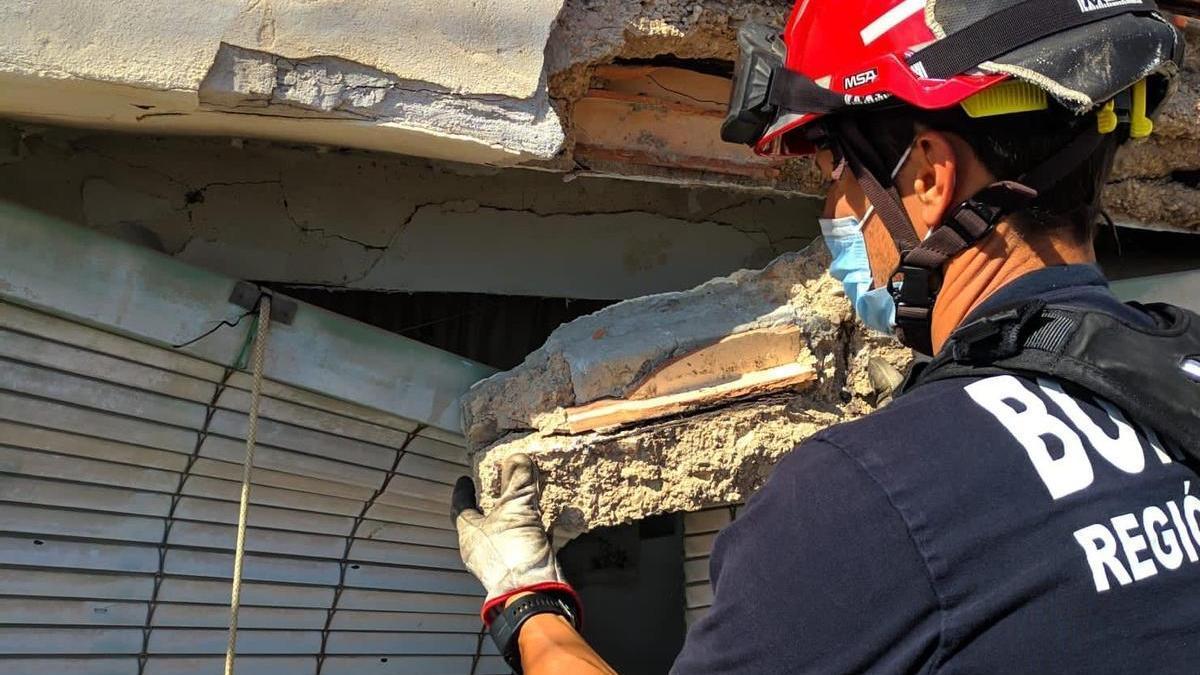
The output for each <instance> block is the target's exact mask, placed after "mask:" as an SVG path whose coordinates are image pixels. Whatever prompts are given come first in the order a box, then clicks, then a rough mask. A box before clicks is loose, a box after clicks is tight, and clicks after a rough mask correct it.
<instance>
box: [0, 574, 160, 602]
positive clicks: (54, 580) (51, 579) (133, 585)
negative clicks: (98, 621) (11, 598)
mask: <svg viewBox="0 0 1200 675" xmlns="http://www.w3.org/2000/svg"><path fill="white" fill-rule="evenodd" d="M153 590H154V579H153V577H149V576H143V575H130V574H89V573H87V572H73V571H72V572H63V571H57V570H41V569H25V568H0V595H21V596H42V597H56V598H73V599H97V600H149V599H150V595H151V593H152V592H153Z"/></svg>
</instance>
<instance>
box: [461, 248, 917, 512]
mask: <svg viewBox="0 0 1200 675" xmlns="http://www.w3.org/2000/svg"><path fill="white" fill-rule="evenodd" d="M827 263H828V253H827V252H826V250H825V248H824V246H823V244H820V243H815V244H813V245H812V246H811V247H809V248H808V249H807V250H806V251H804V252H801V253H792V254H787V255H784V256H782V257H780V258H779V259H777V260H776V261H774V262H772V263H771V264H770V265H768V266H767V267H766V268H764V269H762V270H759V271H741V272H737V273H735V274H734V275H732V276H729V277H725V278H721V279H715V280H712V281H709V282H707V283H705V284H702V285H701V286H698V287H697V288H695V289H692V290H689V291H684V292H678V293H669V294H662V295H657V296H650V297H646V298H638V299H635V300H630V301H626V302H624V303H620V304H617V305H614V306H612V307H609V308H606V309H604V310H601V311H600V312H597V313H596V314H593V315H590V316H586V317H583V318H581V319H578V320H576V321H574V322H572V323H569V324H566V325H564V326H562V327H560V328H559V329H558V330H557V331H555V333H554V334H553V335H551V337H550V338H549V340H547V342H546V344H545V346H543V347H542V348H541V349H539V350H537V351H535V352H534V353H533V354H531V355H530V356H529V357H528V358H527V359H526V361H525V362H524V363H523V364H522V365H521V366H519V367H517V368H515V369H513V370H511V371H508V372H506V373H501V374H498V375H496V376H493V377H492V378H489V379H487V380H484V381H483V382H481V383H479V384H477V385H476V386H475V387H473V388H472V389H471V391H470V392H469V393H468V394H467V395H466V396H465V397H464V399H463V418H464V424H463V427H464V430H465V433H466V435H467V439H468V446H469V448H470V449H471V450H472V452H473V457H474V459H475V463H476V469H477V475H478V479H479V481H480V485H481V492H482V493H483V495H484V496H485V501H486V499H488V498H491V497H494V495H495V494H496V493H497V491H498V489H499V475H498V465H499V462H501V461H502V460H503V458H504V457H506V456H508V455H510V454H512V453H515V452H525V453H529V454H530V455H532V456H533V457H534V458H535V460H536V461H537V463H538V466H539V467H540V468H541V469H542V472H543V474H544V476H545V480H544V484H545V492H544V494H543V498H542V506H543V509H544V516H545V520H546V523H547V525H548V526H550V527H553V528H555V529H557V530H558V531H560V532H564V533H578V532H581V531H586V530H590V529H592V528H595V527H600V526H607V525H617V524H621V523H627V522H631V521H634V520H637V519H640V518H644V517H646V516H649V515H652V514H656V513H664V512H673V511H695V510H697V509H701V508H705V507H709V506H714V505H718V504H725V503H729V502H734V501H739V500H742V499H745V498H746V497H747V496H748V495H749V494H750V493H751V492H752V491H753V490H754V489H755V488H757V487H758V486H759V485H761V483H762V481H763V480H765V478H766V477H767V474H768V473H769V471H770V469H771V467H772V466H773V465H774V463H775V462H776V461H777V460H778V459H779V458H780V457H782V456H783V455H784V454H786V453H787V452H788V451H790V450H791V449H792V448H793V447H794V446H795V445H796V444H797V443H798V442H800V441H802V440H803V439H805V438H807V437H808V436H810V435H812V434H813V433H815V432H816V431H818V430H820V429H822V428H824V427H826V426H828V425H830V424H834V423H836V422H839V421H843V420H846V419H851V418H854V417H856V416H859V415H862V414H865V413H867V412H869V411H870V410H872V409H873V408H874V406H875V405H876V404H877V403H878V402H879V400H880V398H881V397H884V396H886V395H887V394H889V393H890V391H886V390H885V387H884V385H883V384H882V382H881V378H879V377H878V376H875V377H874V378H873V377H872V375H871V370H872V368H871V367H869V364H870V363H871V362H872V360H874V366H875V367H874V370H876V371H879V370H881V368H880V366H881V365H884V366H885V367H883V368H882V370H883V371H885V372H891V373H894V372H896V371H901V370H903V369H904V367H905V365H906V364H907V362H908V360H909V359H910V353H909V352H908V351H907V350H905V349H903V348H901V347H900V346H899V345H898V344H897V343H896V342H895V341H894V340H892V339H891V338H886V337H882V336H880V337H873V336H871V335H869V334H868V333H867V330H866V329H865V328H864V327H862V326H861V324H858V323H857V322H856V321H855V320H854V319H853V317H852V314H851V312H850V308H849V305H848V303H847V302H846V299H845V295H844V294H843V292H842V290H841V287H840V284H838V283H837V282H836V281H834V280H833V279H832V278H831V277H829V276H828V274H827V273H826V272H825V269H826V266H827ZM791 326H795V327H798V328H799V340H798V343H797V346H796V353H795V355H794V356H795V358H796V360H797V361H804V362H807V363H811V364H813V369H814V371H815V374H816V382H815V383H814V384H811V385H809V386H805V387H801V388H798V389H794V390H787V389H785V390H780V391H774V392H770V393H768V394H765V395H761V396H758V397H757V398H753V399H750V400H731V401H725V402H722V403H721V404H719V405H715V406H710V407H709V408H708V409H702V410H699V411H694V412H692V413H689V414H685V415H681V416H675V417H671V418H666V419H660V420H654V421H650V422H646V423H639V424H636V425H633V426H630V427H622V428H617V429H615V430H609V431H603V430H602V431H599V432H591V433H584V434H579V435H567V434H562V433H556V432H555V431H554V429H555V427H556V426H557V425H558V424H559V423H560V422H561V419H562V416H563V414H564V409H566V408H570V407H573V406H579V405H582V404H585V403H590V402H593V401H597V400H602V399H608V398H620V397H622V396H623V395H625V394H626V393H627V392H628V391H629V390H630V389H631V388H632V387H633V386H635V385H636V384H637V383H639V382H641V381H642V380H643V379H644V378H645V376H646V375H647V374H648V373H651V372H653V371H655V370H656V369H657V368H659V367H660V366H662V365H663V364H665V363H667V362H670V361H672V360H674V359H676V358H678V357H679V356H682V355H685V354H688V353H691V352H694V351H696V350H699V349H703V348H705V347H706V346H708V345H712V344H714V343H716V342H718V341H720V340H722V339H723V338H726V337H728V336H729V335H731V334H738V333H747V332H750V331H754V330H757V329H764V328H780V327H791ZM885 364H886V365H885ZM886 366H890V368H888V367H886Z"/></svg>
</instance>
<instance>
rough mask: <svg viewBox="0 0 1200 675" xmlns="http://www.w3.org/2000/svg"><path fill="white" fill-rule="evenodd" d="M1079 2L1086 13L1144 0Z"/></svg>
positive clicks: (1083, 0) (1087, 0)
mask: <svg viewBox="0 0 1200 675" xmlns="http://www.w3.org/2000/svg"><path fill="white" fill-rule="evenodd" d="M1077 2H1079V9H1080V11H1082V12H1084V13H1085V14H1086V13H1087V12H1094V11H1096V10H1099V9H1108V8H1109V7H1120V6H1121V5H1140V4H1142V0H1077Z"/></svg>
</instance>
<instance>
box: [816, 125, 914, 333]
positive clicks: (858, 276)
mask: <svg viewBox="0 0 1200 675" xmlns="http://www.w3.org/2000/svg"><path fill="white" fill-rule="evenodd" d="M911 154H912V146H911V145H910V146H909V147H908V148H907V149H906V150H905V151H904V154H903V155H901V157H900V161H899V162H897V163H896V168H894V169H892V176H891V177H892V180H895V179H896V176H897V175H899V173H900V169H902V168H903V167H904V163H905V162H907V161H908V158H909V156H910V155H911ZM874 212H875V207H874V206H871V207H870V208H868V209H867V212H866V213H865V214H863V217H862V218H858V217H857V216H848V217H846V218H820V219H818V222H819V223H820V224H821V234H822V236H824V238H825V245H826V246H827V247H828V248H829V252H830V253H831V254H832V255H833V262H832V263H831V264H830V266H829V273H830V274H832V275H833V278H834V279H837V280H838V281H840V282H842V287H843V288H845V289H846V297H848V298H850V304H851V305H853V307H854V313H855V314H857V315H858V318H859V319H861V320H862V322H863V323H865V324H866V325H867V327H868V328H872V329H874V330H877V331H879V332H880V333H887V334H889V335H890V334H892V333H894V332H895V329H896V301H895V300H893V299H892V294H891V292H890V291H889V290H888V289H887V288H886V287H883V288H871V286H873V285H874V283H875V282H874V279H873V278H872V276H871V259H870V258H868V257H867V241H866V239H864V238H863V233H862V226H863V223H865V222H867V221H868V220H870V219H871V214H872V213H874ZM896 287H897V288H899V287H900V283H897V284H896Z"/></svg>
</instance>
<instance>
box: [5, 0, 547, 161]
mask: <svg viewBox="0 0 1200 675" xmlns="http://www.w3.org/2000/svg"><path fill="white" fill-rule="evenodd" d="M561 7H562V0H526V1H525V2H522V3H520V4H519V6H514V3H511V2H506V1H505V0H408V1H406V2H391V1H389V0H349V1H337V2H333V1H329V0H318V1H316V2H314V1H312V0H209V1H208V2H202V3H201V2H191V1H189V0H173V1H171V0H169V1H166V2H163V1H162V0H96V1H92V2H80V1H77V0H13V1H12V2H7V3H5V4H4V6H3V7H2V8H0V114H3V115H5V116H10V117H14V118H17V119H22V120H27V121H34V122H43V123H50V124H68V125H76V126H86V127H94V128H107V129H119V130H136V131H139V132H143V133H185V134H214V135H227V136H254V137H264V138H273V139H281V140H289V141H300V142H306V143H314V144H321V145H333V146H349V147H358V148H365V149H373V150H382V151H388V152H399V153H404V154H411V155H420V156H426V157H435V158H442V159H452V160H460V161H469V162H475V163H488V164H513V163H517V162H521V161H527V160H531V159H548V158H550V157H552V156H553V155H554V154H555V153H556V152H558V150H559V148H560V147H561V146H562V144H563V141H564V136H563V129H562V124H561V123H560V122H559V120H558V117H557V115H556V114H555V112H554V110H553V108H552V107H551V105H550V100H549V96H548V94H547V88H546V85H545V77H544V70H545V69H544V67H543V61H544V57H543V54H544V52H545V49H546V42H547V39H548V38H549V36H550V31H551V27H552V25H553V24H554V21H555V18H556V17H557V16H558V13H559V10H560V9H561Z"/></svg>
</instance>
